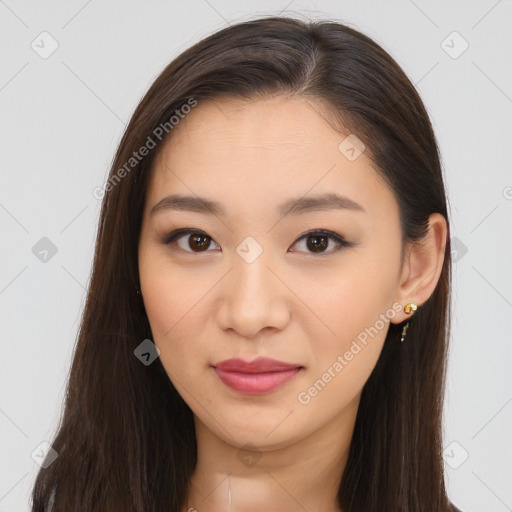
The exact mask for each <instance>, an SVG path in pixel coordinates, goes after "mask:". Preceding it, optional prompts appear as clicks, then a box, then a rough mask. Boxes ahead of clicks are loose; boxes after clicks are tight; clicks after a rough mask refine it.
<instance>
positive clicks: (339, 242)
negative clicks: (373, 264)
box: [292, 229, 355, 255]
mask: <svg viewBox="0 0 512 512" xmlns="http://www.w3.org/2000/svg"><path fill="white" fill-rule="evenodd" d="M303 241H305V244H304V246H305V247H306V249H307V250H308V251H311V252H312V253H313V254H320V255H324V254H325V255H328V254H332V253H334V252H338V251H340V250H341V249H343V248H344V247H353V246H354V245H355V244H354V243H353V242H349V241H347V240H345V238H343V237H342V236H341V235H339V234H338V233H335V232H334V231H329V230H326V229H316V230H313V231H309V232H308V233H305V234H304V235H302V236H301V237H300V238H299V239H298V240H297V242H295V244H298V243H299V242H303ZM330 242H333V244H332V245H334V248H333V249H332V250H330V251H325V249H326V248H327V247H329V243H330ZM295 244H294V245H295ZM292 247H293V246H292ZM292 252H297V251H292ZM299 252H301V251H299Z"/></svg>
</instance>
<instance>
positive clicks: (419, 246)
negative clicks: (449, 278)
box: [393, 213, 448, 324]
mask: <svg viewBox="0 0 512 512" xmlns="http://www.w3.org/2000/svg"><path fill="white" fill-rule="evenodd" d="M447 233H448V227H447V222H446V219H445V217H444V216H443V215H441V214H440V213H433V214H431V215H430V217H429V228H428V232H427V234H426V235H425V237H424V238H422V239H421V240H418V241H417V242H414V243H411V244H409V246H408V247H407V250H406V255H405V258H404V265H403V270H402V276H401V278H400V279H401V281H400V284H399V288H398V291H397V296H396V301H397V302H399V303H400V304H401V305H402V308H404V307H405V306H406V305H407V304H409V303H413V304H416V305H417V306H418V307H419V306H421V305H422V304H424V303H425V302H426V301H427V300H428V299H429V298H430V296H431V295H432V294H433V293H434V290H435V289H436V286H437V283H438V281H439V277H440V276H441V271H442V269H443V262H444V254H445V250H446V237H447ZM408 316H409V315H407V314H406V313H405V312H404V311H403V310H402V314H401V315H397V317H396V318H395V319H394V321H393V323H396V324H399V323H402V322H403V321H404V320H406V319H407V318H408Z"/></svg>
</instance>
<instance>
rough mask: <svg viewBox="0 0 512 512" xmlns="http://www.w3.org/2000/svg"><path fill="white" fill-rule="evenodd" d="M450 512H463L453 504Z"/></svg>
mask: <svg viewBox="0 0 512 512" xmlns="http://www.w3.org/2000/svg"><path fill="white" fill-rule="evenodd" d="M450 512H462V510H461V509H460V508H457V507H456V506H455V505H454V504H453V503H451V507H450Z"/></svg>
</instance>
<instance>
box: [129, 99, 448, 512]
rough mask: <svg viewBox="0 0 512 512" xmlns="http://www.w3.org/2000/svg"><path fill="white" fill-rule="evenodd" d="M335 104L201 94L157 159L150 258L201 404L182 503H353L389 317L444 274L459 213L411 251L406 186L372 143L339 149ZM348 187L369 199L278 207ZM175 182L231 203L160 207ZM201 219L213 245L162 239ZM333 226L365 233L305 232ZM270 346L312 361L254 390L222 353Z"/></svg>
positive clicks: (163, 311) (157, 295)
mask: <svg viewBox="0 0 512 512" xmlns="http://www.w3.org/2000/svg"><path fill="white" fill-rule="evenodd" d="M320 112H321V109H320V108H319V106H318V105H317V104H315V103H313V102H312V100H309V101H307V100H305V99H299V98H297V97H287V96H275V97H271V98H267V99H264V100H260V99H258V100H254V101H242V100H234V99H222V100H216V101H215V102H204V103H201V102H200V103H199V104H198V106H197V107H196V108H195V109H194V110H193V111H192V112H191V113H190V114H188V115H187V117H186V118H185V119H184V120H182V121H181V122H180V124H179V125H178V126H177V127H175V128H174V130H173V132H172V134H171V135H172V136H171V137H169V138H168V139H167V140H166V141H165V144H164V146H163V147H162V148H161V151H160V152H159V153H158V155H157V158H156V160H155V163H154V166H153V169H152V174H151V180H150V184H149V188H148V191H147V196H146V202H145V210H144V216H143V223H142V230H141V236H140V241H139V273H140V283H141V293H142V296H143V300H144V304H145V308H146V312H147V315H148V319H149V322H150V325H151V329H152V333H153V336H154V343H155V344H156V345H157V347H158V348H159V350H160V360H161V363H162V365H163V366H164V368H165V370H166V372H167V374H168V375H169V378H170V379H171V381H172V383H173V384H174V386H175V387H176V389H177V390H178V392H179V393H180V394H181V396H182V397H183V398H184V400H185V401H186V402H187V404H188V405H189V406H190V408H191V409H192V411H193V413H194V420H195V427H196V436H197V443H198V464H197V467H196V470H195V472H194V474H193V477H192V481H191V485H190V489H189V497H188V500H187V504H186V507H185V508H183V511H182V512H185V511H188V510H190V509H195V510H197V511H198V512H219V511H227V510H237V512H256V511H261V510H266V511H269V512H273V511H276V512H277V511H282V510H287V511H301V512H303V510H308V511H310V512H313V511H323V512H326V511H339V510H340V509H339V507H338V505H337V503H336V494H337V490H338V487H339V483H340V480H341V478H342V474H343V470H344V467H345V464H346V458H347V453H348V449H349V445H350V439H351V436H352V432H353V428H354V422H355V418H356V413H357V409H358V405H359V399H360V394H361V390H362V388H363V385H364V383H365V382H366V380H367V379H368V377H369V375H370V373H371V371H372V369H373V368H374V366H375V364H376V362H377V359H378V357H379V354H380V351H381V349H382V346H383V343H384V340H385V337H386V333H387V331H388V328H389V321H391V322H393V323H400V322H402V321H404V320H406V319H407V318H409V315H407V314H405V313H404V312H403V307H404V306H405V305H406V304H407V303H409V302H413V303H415V304H417V305H418V307H421V305H422V304H423V303H424V302H425V301H426V300H427V299H428V298H429V297H430V296H431V294H432V293H433V291H434V289H435V287H436V284H437V282H438V279H439V276H440V273H441V270H442V263H443V257H444V251H445V241H446V232H447V227H446V221H445V219H444V217H443V216H441V215H440V214H433V215H432V216H431V217H430V229H429V233H428V236H427V237H426V238H425V239H424V241H423V242H422V243H421V244H415V245H407V246H406V248H405V260H404V265H403V267H400V255H401V250H402V246H401V228H400V224H399V210H398V203H397V201H396V199H395V197H394V195H393V193H392V191H391V190H390V189H389V188H388V187H387V186H386V184H385V183H384V182H383V181H382V179H381V178H380V177H379V175H378V173H377V172H376V170H375V168H374V166H373V163H372V161H371V160H370V159H369V158H368V157H367V155H366V153H365V152H363V153H362V154H361V155H360V156H359V157H358V158H356V159H355V160H353V161H350V160H349V159H348V158H347V157H346V156H345V154H343V153H342V152H341V151H340V150H339V149H338V146H339V144H340V142H341V141H342V140H344V139H345V137H346V134H340V133H339V132H338V131H336V130H334V129H333V127H332V126H331V125H330V124H329V123H328V122H327V121H326V119H325V117H324V116H322V115H321V114H320ZM332 191H336V192H338V193H339V194H342V195H344V196H347V197H349V198H350V199H352V200H354V201H356V202H357V203H359V204H360V205H361V206H363V208H364V211H354V210H320V211H314V212H311V211H310V212H307V213H300V214H289V215H286V216H284V217H283V216H282V215H279V214H278V211H277V205H279V204H281V203H282V202H284V201H285V200H288V199H291V198H298V197H302V196H306V197H311V196H314V195H317V194H321V193H324V192H332ZM171 193H182V194H187V195H193V196H202V197H206V198H208V199H211V200H214V201H218V202H219V203H221V204H222V205H223V206H224V207H225V210H226V214H225V216H220V215H212V214H204V213H198V212H189V211H174V210H161V211H159V212H158V213H155V214H154V215H150V210H151V208H152V207H153V206H154V205H156V204H157V203H158V202H159V201H160V200H161V199H162V198H164V197H165V196H167V195H169V194H171ZM185 227H191V228H194V229H196V230H200V231H202V232H205V233H206V234H207V236H208V237H211V238H210V239H208V238H207V239H206V240H207V241H209V242H210V245H209V246H208V244H206V245H207V249H206V251H201V250H200V249H198V245H197V244H196V245H194V241H193V240H192V239H193V234H192V235H190V234H189V235H183V236H182V237H181V238H180V239H178V240H177V241H174V242H173V243H171V244H170V245H165V244H164V243H163V242H162V240H163V239H164V238H165V236H166V235H168V234H169V233H170V232H171V231H173V230H174V229H178V228H185ZM320 228H323V229H328V230H331V231H334V232H335V233H338V234H340V235H342V236H343V237H344V238H345V239H346V240H347V241H349V242H353V243H354V245H353V246H352V247H345V248H341V250H340V251H337V252H333V249H334V248H335V247H337V244H336V242H335V241H334V240H332V239H327V240H330V241H329V242H328V243H329V245H328V246H326V247H325V248H324V249H323V252H322V250H320V251H319V252H314V246H312V244H311V243H310V244H308V240H309V241H310V242H311V241H313V242H314V241H315V237H314V236H312V237H310V238H309V239H308V238H305V239H301V240H300V238H301V236H302V235H303V234H304V233H305V232H307V231H309V230H313V229H320ZM248 236H251V237H252V238H253V239H254V240H256V241H257V243H258V244H259V246H261V248H262V249H263V252H262V253H261V254H260V255H259V257H257V258H256V259H255V260H254V261H252V262H250V263H249V262H247V261H246V260H245V259H244V258H242V257H241V256H240V255H239V253H237V247H238V246H239V245H240V244H241V242H242V241H244V239H245V238H246V237H248ZM312 239H313V240H312ZM189 242H191V243H192V245H189ZM187 251H188V252H187ZM394 304H395V305H399V307H395V309H393V305H394ZM390 311H392V317H391V314H390V313H389V312H390ZM386 312H388V313H386ZM381 315H387V318H388V319H389V321H387V322H384V327H383V328H380V329H379V331H378V334H377V335H374V336H373V337H368V340H367V344H366V345H363V344H362V343H359V345H360V346H361V347H362V349H361V350H360V351H359V352H358V353H357V355H354V356H353V358H352V359H351V360H350V361H346V362H347V364H346V365H344V366H343V369H342V370H341V371H338V372H334V375H335V376H334V377H333V376H332V373H333V372H332V367H333V364H334V363H335V362H336V361H337V358H338V356H340V355H341V356H343V355H344V354H345V352H346V351H347V350H349V349H350V347H351V346H353V345H351V344H352V343H353V341H354V340H357V339H358V338H357V336H358V334H360V333H362V332H364V330H365V328H369V327H371V326H374V325H376V321H377V320H379V318H380V319H382V316H381ZM405 342H407V341H405ZM259 356H266V357H271V358H274V359H278V360H281V361H285V362H289V363H298V364H300V365H302V366H303V367H304V369H303V370H302V371H301V372H300V373H299V374H298V375H297V376H296V377H295V378H294V379H293V380H291V381H290V382H288V383H287V384H286V385H285V386H283V387H281V388H279V389H277V390H274V391H272V392H269V393H266V394H264V395H259V396H248V395H244V394H241V393H238V392H236V391H234V390H232V389H231V388H228V387H227V386H226V385H225V384H223V382H222V381H221V380H220V379H219V378H218V376H217V374H216V373H215V371H214V370H213V368H212V367H211V365H212V364H213V363H215V362H219V361H223V360H225V359H229V358H231V357H240V358H242V359H245V360H248V361H250V360H253V359H255V358H256V357H259ZM328 368H331V379H330V381H329V382H328V383H326V385H325V386H324V387H323V388H321V390H320V391H318V392H317V394H316V395H315V396H310V401H309V402H308V403H301V402H300V401H299V400H298V396H299V394H300V393H301V392H302V393H303V395H302V396H304V392H307V390H308V389H310V388H311V386H312V385H313V384H314V383H315V381H318V379H320V378H322V375H324V374H325V373H326V371H327V369H328ZM248 444H250V445H249V446H247V445H248ZM247 455H252V456H254V458H253V459H249V458H246V459H244V456H247ZM230 507H231V508H230Z"/></svg>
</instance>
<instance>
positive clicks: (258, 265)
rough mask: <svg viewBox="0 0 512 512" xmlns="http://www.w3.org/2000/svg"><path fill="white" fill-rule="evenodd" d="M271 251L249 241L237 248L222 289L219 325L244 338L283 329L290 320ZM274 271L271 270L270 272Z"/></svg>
mask: <svg viewBox="0 0 512 512" xmlns="http://www.w3.org/2000/svg"><path fill="white" fill-rule="evenodd" d="M273 266H275V265H273V263H272V254H271V251H270V250H264V248H263V246H262V245H261V244H259V243H258V242H257V241H256V240H255V239H254V238H252V237H247V238H246V239H244V240H243V241H242V242H241V243H240V244H239V245H238V246H237V248H236V254H234V255H233V264H232V269H231V272H230V273H229V274H230V275H229V277H228V279H227V280H226V281H225V284H224V286H223V288H222V307H221V314H220V319H219V323H220V324H221V326H222V327H223V328H224V329H226V328H232V329H234V330H236V331H238V332H239V333H240V334H242V335H244V336H253V335H255V334H256V333H257V332H259V331H260V330H261V329H264V328H265V327H274V328H279V329H282V328H283V327H284V326H285V325H286V323H287V322H288V319H289V311H288V308H289V301H288V299H287V297H286V287H285V286H283V284H282V283H281V282H280V280H279V279H278V278H277V277H276V276H275V275H274V273H273V272H272V271H271V270H270V269H271V268H273ZM269 267H270V268H269Z"/></svg>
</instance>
